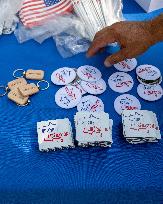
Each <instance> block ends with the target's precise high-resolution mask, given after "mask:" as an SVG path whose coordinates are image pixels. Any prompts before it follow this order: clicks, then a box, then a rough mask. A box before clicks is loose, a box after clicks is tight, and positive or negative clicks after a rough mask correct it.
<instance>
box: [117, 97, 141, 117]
mask: <svg viewBox="0 0 163 204" xmlns="http://www.w3.org/2000/svg"><path fill="white" fill-rule="evenodd" d="M114 109H115V111H116V112H117V113H118V114H119V115H121V114H122V112H123V110H140V109H141V104H140V102H139V100H138V99H137V98H136V97H135V96H133V95H130V94H123V95H120V96H118V97H117V98H116V99H115V101H114Z"/></svg>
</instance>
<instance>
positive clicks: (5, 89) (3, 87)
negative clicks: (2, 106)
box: [0, 85, 8, 97]
mask: <svg viewBox="0 0 163 204" xmlns="http://www.w3.org/2000/svg"><path fill="white" fill-rule="evenodd" d="M0 89H3V90H4V93H2V94H0V97H3V96H5V95H6V94H7V90H8V88H7V87H6V86H3V85H1V86H0Z"/></svg>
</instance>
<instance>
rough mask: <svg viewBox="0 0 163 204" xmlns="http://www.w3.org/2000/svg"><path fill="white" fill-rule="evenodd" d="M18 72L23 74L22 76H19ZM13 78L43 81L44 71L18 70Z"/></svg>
mask: <svg viewBox="0 0 163 204" xmlns="http://www.w3.org/2000/svg"><path fill="white" fill-rule="evenodd" d="M18 72H21V73H22V74H21V75H20V76H17V73H18ZM13 77H14V78H17V79H18V78H23V77H25V78H26V79H31V80H43V78H44V71H43V70H33V69H28V70H27V71H24V70H23V69H16V70H15V71H14V72H13Z"/></svg>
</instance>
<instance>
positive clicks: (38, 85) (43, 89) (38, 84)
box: [37, 80, 50, 91]
mask: <svg viewBox="0 0 163 204" xmlns="http://www.w3.org/2000/svg"><path fill="white" fill-rule="evenodd" d="M40 83H45V84H47V86H46V87H45V88H41V87H40ZM37 87H38V88H39V89H40V90H41V91H45V90H47V89H48V88H49V87H50V84H49V82H48V81H46V80H41V81H39V82H37Z"/></svg>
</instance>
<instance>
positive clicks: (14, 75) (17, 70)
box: [13, 69, 25, 79]
mask: <svg viewBox="0 0 163 204" xmlns="http://www.w3.org/2000/svg"><path fill="white" fill-rule="evenodd" d="M17 72H22V75H21V76H16V73H17ZM24 74H25V71H24V70H23V69H16V70H15V71H14V72H13V77H14V78H16V79H19V78H23V76H24Z"/></svg>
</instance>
